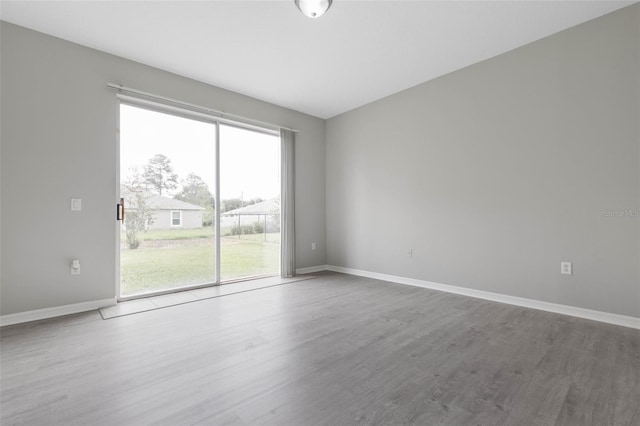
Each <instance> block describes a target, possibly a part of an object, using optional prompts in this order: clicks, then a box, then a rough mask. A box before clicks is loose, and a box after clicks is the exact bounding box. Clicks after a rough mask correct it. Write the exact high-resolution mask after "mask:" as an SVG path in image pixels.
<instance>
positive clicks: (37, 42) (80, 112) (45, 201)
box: [0, 22, 326, 315]
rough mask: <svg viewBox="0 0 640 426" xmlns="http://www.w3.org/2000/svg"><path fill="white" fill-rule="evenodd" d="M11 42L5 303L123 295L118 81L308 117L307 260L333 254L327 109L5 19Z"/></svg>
mask: <svg viewBox="0 0 640 426" xmlns="http://www.w3.org/2000/svg"><path fill="white" fill-rule="evenodd" d="M1 42H2V48H1V88H0V90H1V92H2V106H1V114H2V115H1V120H2V131H1V138H2V148H1V152H2V161H1V185H2V193H1V194H2V217H1V220H2V248H1V250H2V251H1V253H2V273H1V280H2V282H1V287H0V291H1V292H0V295H1V299H2V302H1V304H0V314H2V315H8V314H13V313H17V312H23V311H29V310H34V309H42V308H48V307H53V306H61V305H67V304H73V303H80V302H85V301H92V300H99V299H104V298H111V297H114V296H115V282H116V270H115V268H116V266H115V259H116V245H115V244H116V223H115V220H114V212H115V202H116V199H117V194H116V127H117V116H116V114H117V111H118V104H117V101H116V96H115V92H114V91H112V90H109V89H107V87H106V84H107V83H108V82H114V83H120V84H123V85H126V86H129V87H133V88H136V89H139V90H143V91H147V92H152V93H157V94H160V95H163V96H167V97H171V98H176V99H180V100H184V101H186V102H191V103H194V104H199V105H203V106H207V107H210V108H214V109H222V110H225V111H228V112H231V113H234V114H239V115H243V116H246V117H251V118H254V119H257V120H262V121H267V122H273V123H277V124H280V125H283V126H287V127H292V128H296V129H299V130H300V133H299V134H298V135H297V139H296V162H297V164H296V177H297V180H296V197H297V209H296V227H297V239H296V242H297V244H298V250H297V252H296V257H297V267H298V268H302V267H308V266H314V265H322V264H324V263H325V251H324V246H325V244H324V235H325V222H326V221H325V180H324V173H325V164H324V140H325V135H324V129H325V123H324V121H323V120H321V119H318V118H315V117H311V116H308V115H304V114H301V113H298V112H295V111H291V110H287V109H284V108H280V107H277V106H274V105H271V104H268V103H265V102H261V101H258V100H256V99H252V98H249V97H246V96H242V95H239V94H236V93H232V92H229V91H225V90H222V89H219V88H215V87H212V86H209V85H205V84H202V83H198V82H196V81H193V80H190V79H187V78H183V77H179V76H176V75H173V74H170V73H167V72H163V71H160V70H157V69H154V68H151V67H148V66H144V65H141V64H138V63H135V62H132V61H128V60H125V59H121V58H118V57H115V56H112V55H108V54H105V53H102V52H98V51H95V50H91V49H87V48H84V47H81V46H78V45H75V44H72V43H68V42H65V41H62V40H60V39H56V38H53V37H50V36H47V35H43V34H40V33H36V32H33V31H30V30H27V29H24V28H21V27H17V26H15V25H12V24H8V23H5V22H3V23H2V24H1ZM72 197H73V198H82V201H83V210H82V211H81V212H71V211H70V209H69V203H70V198H72ZM312 242H317V243H318V249H317V250H316V251H311V249H310V247H311V243H312ZM74 258H78V259H80V261H81V264H82V274H81V275H79V276H71V275H70V274H69V263H70V261H71V259H74Z"/></svg>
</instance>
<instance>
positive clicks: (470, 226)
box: [326, 5, 640, 317]
mask: <svg viewBox="0 0 640 426" xmlns="http://www.w3.org/2000/svg"><path fill="white" fill-rule="evenodd" d="M639 56H640V5H635V6H632V7H628V8H626V9H622V10H621V11H618V12H615V13H613V14H611V15H608V16H605V17H602V18H600V19H597V20H594V21H591V22H588V23H585V24H583V25H580V26H577V27H574V28H572V29H569V30H567V31H564V32H561V33H558V34H556V35H553V36H551V37H548V38H545V39H543V40H540V41H538V42H535V43H532V44H529V45H527V46H524V47H522V48H519V49H517V50H514V51H511V52H509V53H506V54H504V55H501V56H499V57H496V58H493V59H490V60H487V61H485V62H482V63H479V64H475V65H473V66H470V67H468V68H465V69H462V70H460V71H457V72H455V73H452V74H449V75H446V76H444V77H441V78H438V79H436V80H433V81H430V82H427V83H425V84H422V85H420V86H417V87H414V88H412V89H409V90H407V91H404V92H401V93H398V94H395V95H393V96H390V97H387V98H385V99H382V100H379V101H377V102H374V103H372V104H369V105H366V106H364V107H362V108H359V109H357V110H354V111H350V112H348V113H345V114H343V115H340V116H337V117H335V118H332V119H330V120H329V121H328V122H327V130H326V137H327V142H326V164H327V172H326V179H327V188H326V190H327V262H328V263H329V264H331V265H336V266H343V267H348V268H356V269H362V270H367V271H373V272H379V273H386V274H393V275H399V276H403V277H410V278H416V279H422V280H428V281H434V282H438V283H443V284H450V285H456V286H462V287H467V288H473V289H479V290H485V291H490V292H496V293H502V294H507V295H513V296H520V297H526V298H531V299H537V300H542V301H548V302H554V303H561V304H566V305H572V306H577V307H583V308H588V309H595V310H600V311H605V312H610V313H617V314H623V315H630V316H636V317H639V316H640V248H639V245H640V239H639V236H640V227H639V222H640V218H639V217H638V216H637V213H638V211H639V210H638V209H640V167H639V166H640V149H639V147H640V128H639V126H640V125H639V124H638V123H639V121H640V105H639V103H640V58H639ZM617 210H630V211H631V212H630V214H626V215H625V213H622V214H623V216H622V217H610V215H611V214H617V213H615V212H614V211H617ZM408 248H412V249H413V258H408V257H407V255H406V251H407V249H408ZM565 260H566V261H571V262H573V266H574V275H572V276H564V275H560V273H559V272H560V262H561V261H565Z"/></svg>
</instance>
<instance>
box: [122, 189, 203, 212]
mask: <svg viewBox="0 0 640 426" xmlns="http://www.w3.org/2000/svg"><path fill="white" fill-rule="evenodd" d="M145 201H146V203H147V206H148V207H149V208H151V209H152V210H205V209H204V208H203V207H200V206H196V205H195V204H191V203H187V202H185V201H180V200H176V199H175V198H169V197H163V196H162V195H157V194H151V193H145ZM127 207H128V208H129V209H133V210H135V209H136V200H135V197H127Z"/></svg>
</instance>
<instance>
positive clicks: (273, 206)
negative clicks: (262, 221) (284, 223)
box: [220, 198, 280, 216]
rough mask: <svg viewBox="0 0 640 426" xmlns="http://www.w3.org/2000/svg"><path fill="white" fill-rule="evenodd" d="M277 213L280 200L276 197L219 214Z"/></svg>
mask: <svg viewBox="0 0 640 426" xmlns="http://www.w3.org/2000/svg"><path fill="white" fill-rule="evenodd" d="M279 213H280V200H279V199H277V198H273V199H271V200H265V201H261V202H259V203H255V204H250V205H248V206H244V207H240V208H239V209H234V210H229V211H228V212H224V213H222V214H221V215H220V216H235V215H239V214H243V215H269V214H279Z"/></svg>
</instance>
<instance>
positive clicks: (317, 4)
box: [294, 0, 333, 18]
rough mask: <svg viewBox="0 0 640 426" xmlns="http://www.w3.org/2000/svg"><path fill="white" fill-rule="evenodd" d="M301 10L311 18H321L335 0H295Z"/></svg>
mask: <svg viewBox="0 0 640 426" xmlns="http://www.w3.org/2000/svg"><path fill="white" fill-rule="evenodd" d="M294 1H295V3H296V6H298V9H300V12H302V13H304V14H305V15H306V16H308V17H309V18H319V17H320V16H322V15H324V13H325V12H326V11H327V10H329V7H331V3H333V0H294Z"/></svg>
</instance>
